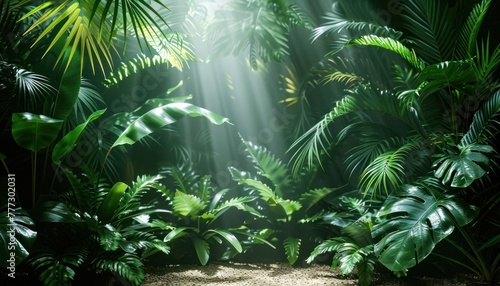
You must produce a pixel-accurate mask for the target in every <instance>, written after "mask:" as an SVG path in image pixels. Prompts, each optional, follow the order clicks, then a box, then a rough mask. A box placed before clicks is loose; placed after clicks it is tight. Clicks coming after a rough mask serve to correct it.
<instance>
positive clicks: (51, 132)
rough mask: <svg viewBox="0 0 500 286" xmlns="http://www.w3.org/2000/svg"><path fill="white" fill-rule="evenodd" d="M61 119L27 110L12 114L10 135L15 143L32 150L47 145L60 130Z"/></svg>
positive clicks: (38, 149)
mask: <svg viewBox="0 0 500 286" xmlns="http://www.w3.org/2000/svg"><path fill="white" fill-rule="evenodd" d="M62 124H63V121H62V120H58V119H53V118H50V117H47V116H45V115H36V114H32V113H29V112H24V113H13V114H12V136H13V137H14V140H16V143H17V144H18V145H19V146H21V147H23V148H26V149H29V150H31V151H33V152H38V151H40V150H41V149H44V148H46V147H48V146H49V145H50V144H51V143H52V142H53V141H54V140H55V139H56V138H57V135H58V133H59V130H61V127H62Z"/></svg>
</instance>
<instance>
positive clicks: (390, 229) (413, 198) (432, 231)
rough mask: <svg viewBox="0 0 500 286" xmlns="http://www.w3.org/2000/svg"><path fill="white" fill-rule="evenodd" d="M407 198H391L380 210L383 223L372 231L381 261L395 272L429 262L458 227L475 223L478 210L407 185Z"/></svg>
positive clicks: (405, 187) (438, 193)
mask: <svg viewBox="0 0 500 286" xmlns="http://www.w3.org/2000/svg"><path fill="white" fill-rule="evenodd" d="M402 189H403V195H401V196H399V197H389V198H388V199H387V200H386V202H385V203H384V206H382V208H381V209H380V211H379V213H378V217H379V219H380V221H381V222H380V223H378V224H376V225H375V226H374V227H373V228H372V235H373V237H380V236H382V239H380V241H379V242H378V243H377V244H376V245H375V252H376V254H377V255H378V256H379V261H380V262H381V263H382V264H384V265H385V266H386V267H387V268H388V269H390V270H392V271H403V270H406V269H408V268H410V267H413V266H415V265H416V264H417V263H419V262H420V261H422V260H423V259H424V258H426V257H427V256H428V255H429V254H430V253H431V252H432V250H433V249H434V247H435V245H436V244H437V243H438V242H439V241H441V240H442V239H444V238H445V237H447V236H448V235H450V234H451V233H452V232H453V230H454V228H455V225H458V226H463V225H466V224H467V223H469V222H470V221H472V219H473V218H474V217H475V215H476V213H477V209H476V208H475V207H473V206H471V205H468V204H466V203H463V202H461V201H459V200H458V199H456V198H455V197H453V196H445V195H443V194H442V193H440V192H434V191H432V190H424V189H422V188H420V187H416V186H411V185H404V186H402Z"/></svg>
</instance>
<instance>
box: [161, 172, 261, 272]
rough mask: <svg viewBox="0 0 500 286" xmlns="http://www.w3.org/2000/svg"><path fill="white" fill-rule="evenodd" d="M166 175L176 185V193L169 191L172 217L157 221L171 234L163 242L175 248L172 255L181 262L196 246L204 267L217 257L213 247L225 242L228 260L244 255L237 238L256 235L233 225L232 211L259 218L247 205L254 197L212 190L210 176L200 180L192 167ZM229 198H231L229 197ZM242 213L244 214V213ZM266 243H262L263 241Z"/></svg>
mask: <svg viewBox="0 0 500 286" xmlns="http://www.w3.org/2000/svg"><path fill="white" fill-rule="evenodd" d="M167 173H168V174H169V175H170V176H171V178H172V179H173V180H174V182H175V187H176V191H175V192H169V197H168V198H169V201H170V203H169V209H170V210H171V214H172V215H173V218H171V219H167V218H164V219H163V220H158V221H156V224H158V225H160V226H162V227H163V228H164V229H166V231H167V232H168V234H167V235H166V236H165V238H164V241H165V242H166V243H167V245H169V246H171V247H172V248H173V249H174V252H175V253H173V254H172V255H176V257H178V258H179V259H180V258H182V257H189V255H190V251H189V250H191V249H192V247H186V243H188V244H191V245H192V246H193V247H194V251H195V253H196V257H197V258H198V261H199V263H200V264H201V265H206V264H207V263H208V262H209V260H210V259H218V258H220V257H216V258H214V257H213V256H214V255H213V251H211V248H213V246H214V245H217V244H222V243H225V244H226V245H227V246H228V247H226V249H225V252H226V253H225V254H223V256H225V257H233V256H234V255H235V254H237V253H242V252H243V246H242V243H241V241H240V239H239V238H238V237H241V236H246V237H247V238H252V237H254V235H253V234H252V233H251V232H250V231H249V230H247V229H246V227H245V225H244V224H243V222H242V221H240V222H238V221H236V222H233V223H230V225H231V227H226V226H225V225H224V224H223V222H225V223H226V224H227V223H228V221H230V217H229V216H231V214H230V210H231V209H235V210H238V211H239V212H240V215H243V216H245V215H251V216H260V214H259V212H257V211H256V210H255V209H253V208H251V207H250V206H248V203H250V202H251V201H253V200H254V199H255V198H253V197H251V196H243V197H233V196H230V194H229V191H230V190H229V189H223V190H220V191H217V190H215V189H214V188H213V187H212V182H211V178H210V176H203V177H201V178H200V177H199V176H198V175H197V174H196V173H195V172H194V171H192V169H191V168H190V167H180V168H177V167H172V168H169V169H168V170H167ZM228 196H230V197H228ZM241 212H242V213H241ZM261 241H263V240H261Z"/></svg>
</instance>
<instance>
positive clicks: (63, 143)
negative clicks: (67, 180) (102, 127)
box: [52, 109, 106, 165]
mask: <svg viewBox="0 0 500 286" xmlns="http://www.w3.org/2000/svg"><path fill="white" fill-rule="evenodd" d="M105 111H106V109H102V110H97V111H96V112H94V113H92V114H91V115H90V116H89V117H88V118H87V120H86V121H85V122H83V123H82V124H80V125H78V126H77V127H76V128H75V129H73V130H71V131H70V132H69V133H68V134H66V135H65V136H64V137H63V138H62V139H61V140H59V142H57V144H56V146H54V149H53V150H52V162H54V164H56V165H60V164H61V162H62V160H63V159H64V158H65V157H66V156H67V155H68V154H69V153H70V152H71V150H73V148H74V147H75V146H76V144H77V142H78V140H79V139H80V135H82V133H83V131H84V130H85V128H86V127H87V125H88V124H89V123H90V122H92V121H94V120H96V119H97V118H99V117H100V116H101V115H102V114H103V113H104V112H105Z"/></svg>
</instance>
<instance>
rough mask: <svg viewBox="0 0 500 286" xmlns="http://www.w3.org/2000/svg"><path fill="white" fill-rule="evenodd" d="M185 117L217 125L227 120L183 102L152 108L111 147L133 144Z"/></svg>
mask: <svg viewBox="0 0 500 286" xmlns="http://www.w3.org/2000/svg"><path fill="white" fill-rule="evenodd" d="M185 115H189V116H191V117H198V116H203V117H205V118H206V119H208V120H209V121H210V122H211V123H213V124H217V125H220V124H223V123H225V122H228V119H227V118H224V117H222V116H220V115H218V114H215V113H213V112H211V111H209V110H207V109H204V108H201V107H198V106H196V105H192V104H190V103H184V102H176V103H171V104H167V105H164V106H161V107H157V108H154V109H152V110H150V111H148V112H146V113H145V114H144V115H142V116H140V117H139V118H138V119H137V120H135V121H134V122H133V123H132V124H131V125H130V126H128V127H127V128H126V129H125V130H124V131H123V132H122V133H121V134H120V136H119V137H118V139H116V141H115V143H114V144H113V146H112V147H115V146H118V145H124V144H130V145H131V144H134V143H136V142H137V141H139V140H140V139H142V138H143V137H144V136H147V135H149V134H151V133H153V132H155V131H158V130H159V129H161V128H163V127H164V126H165V125H168V124H172V123H174V122H176V121H177V120H179V119H181V118H182V117H184V116H185Z"/></svg>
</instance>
